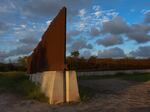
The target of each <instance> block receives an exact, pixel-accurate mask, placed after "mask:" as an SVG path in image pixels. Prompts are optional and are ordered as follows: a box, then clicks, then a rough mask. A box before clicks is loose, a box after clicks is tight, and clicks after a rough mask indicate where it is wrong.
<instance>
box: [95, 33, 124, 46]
mask: <svg viewBox="0 0 150 112" xmlns="http://www.w3.org/2000/svg"><path fill="white" fill-rule="evenodd" d="M96 43H97V44H98V45H103V46H105V47H108V46H113V45H118V44H123V39H122V38H121V37H120V36H117V35H108V36H106V37H104V39H98V40H97V41H96Z"/></svg>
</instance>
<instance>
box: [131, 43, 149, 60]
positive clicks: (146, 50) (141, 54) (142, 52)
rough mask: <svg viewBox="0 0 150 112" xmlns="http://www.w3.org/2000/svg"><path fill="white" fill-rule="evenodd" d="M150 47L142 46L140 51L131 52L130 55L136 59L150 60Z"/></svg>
mask: <svg viewBox="0 0 150 112" xmlns="http://www.w3.org/2000/svg"><path fill="white" fill-rule="evenodd" d="M149 51H150V46H140V47H139V48H138V49H136V50H134V51H131V52H130V53H129V54H130V55H131V56H134V57H141V58H149V57H150V52H149Z"/></svg>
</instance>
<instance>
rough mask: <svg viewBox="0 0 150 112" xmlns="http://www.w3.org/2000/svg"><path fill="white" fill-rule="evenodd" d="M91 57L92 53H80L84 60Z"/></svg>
mask: <svg viewBox="0 0 150 112" xmlns="http://www.w3.org/2000/svg"><path fill="white" fill-rule="evenodd" d="M91 55H92V53H91V52H90V51H89V50H85V51H83V52H82V53H81V56H82V57H84V58H89V57H90V56H91Z"/></svg>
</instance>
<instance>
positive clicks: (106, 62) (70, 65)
mask: <svg viewBox="0 0 150 112" xmlns="http://www.w3.org/2000/svg"><path fill="white" fill-rule="evenodd" d="M66 62H67V69H68V70H77V71H103V70H133V69H150V59H134V58H122V59H112V58H98V57H96V56H91V57H90V58H88V59H87V58H84V57H81V56H80V53H79V51H74V52H71V55H70V56H68V57H67V58H66ZM26 70H27V56H25V57H20V58H19V59H18V60H17V62H16V63H12V62H9V63H0V72H5V71H26Z"/></svg>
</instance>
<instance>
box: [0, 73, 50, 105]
mask: <svg viewBox="0 0 150 112" xmlns="http://www.w3.org/2000/svg"><path fill="white" fill-rule="evenodd" d="M0 89H2V90H4V91H9V92H15V93H18V94H19V95H23V96H24V97H25V98H27V99H35V100H39V101H43V102H47V100H48V99H47V98H46V97H45V96H44V94H42V93H41V92H40V87H39V86H37V85H35V84H34V83H33V82H31V81H30V80H29V76H26V75H25V73H24V72H5V73H3V72H0Z"/></svg>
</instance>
